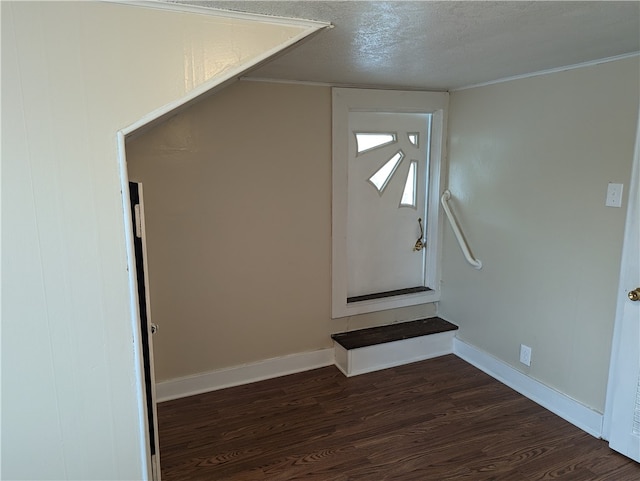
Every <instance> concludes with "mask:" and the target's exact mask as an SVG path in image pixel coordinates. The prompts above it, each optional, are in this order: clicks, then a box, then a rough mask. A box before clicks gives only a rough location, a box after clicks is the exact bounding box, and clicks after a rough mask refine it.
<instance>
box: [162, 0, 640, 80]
mask: <svg viewBox="0 0 640 481" xmlns="http://www.w3.org/2000/svg"><path fill="white" fill-rule="evenodd" d="M173 3H185V4H192V5H200V6H207V7H212V8H223V9H228V10H238V11H244V12H251V13H261V14H267V15H276V16H283V17H296V18H305V19H311V20H321V21H326V22H331V23H332V24H333V25H334V26H335V28H333V29H331V30H326V31H324V32H322V33H320V34H319V35H317V36H315V37H313V38H312V39H310V40H309V41H307V42H306V43H304V44H303V45H301V46H299V47H298V48H296V49H294V50H292V51H290V52H288V53H286V54H284V55H282V56H280V57H278V58H276V59H275V60H273V61H271V62H269V63H267V64H266V65H264V66H262V67H261V68H259V69H257V70H254V71H253V72H251V73H250V74H249V75H248V76H250V77H260V78H269V79H281V80H300V81H310V82H325V83H330V84H335V85H354V86H374V87H375V86H377V87H395V88H407V89H425V90H451V89H455V88H460V87H465V86H470V85H475V84H480V83H485V82H490V81H494V80H498V79H503V78H509V77H513V76H518V75H524V74H528V73H532V72H538V71H541V70H548V69H554V68H558V67H563V66H568V65H574V64H578V63H583V62H589V61H594V60H599V59H603V58H608V57H613V56H619V55H624V54H629V53H632V52H638V51H640V2H638V1H634V2H610V1H605V2H590V1H589V2H558V1H555V2H539V1H538V2H520V1H518V2H458V1H444V2H429V1H417V2H416V1H387V2H377V1H346V2H344V1H276V2H271V1H253V0H245V1H205V2H201V1H179V2H173Z"/></svg>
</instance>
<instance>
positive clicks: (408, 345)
mask: <svg viewBox="0 0 640 481" xmlns="http://www.w3.org/2000/svg"><path fill="white" fill-rule="evenodd" d="M457 329H458V326H456V325H454V324H451V323H450V322H447V321H445V320H444V319H441V318H439V317H431V318H428V319H420V320H417V321H408V322H399V323H396V324H389V325H387V326H378V327H370V328H367V329H359V330H356V331H349V332H341V333H337V334H332V335H331V338H332V339H333V340H334V351H335V359H336V365H337V366H338V368H339V369H340V370H341V371H342V372H343V373H344V374H345V375H346V376H355V375H358V374H364V373H365V372H371V371H377V370H380V369H386V368H389V367H393V366H399V365H402V364H408V363H411V362H416V361H422V360H425V359H431V358H433V357H437V356H443V355H445V354H450V353H451V352H453V337H454V335H455V331H456V330H457Z"/></svg>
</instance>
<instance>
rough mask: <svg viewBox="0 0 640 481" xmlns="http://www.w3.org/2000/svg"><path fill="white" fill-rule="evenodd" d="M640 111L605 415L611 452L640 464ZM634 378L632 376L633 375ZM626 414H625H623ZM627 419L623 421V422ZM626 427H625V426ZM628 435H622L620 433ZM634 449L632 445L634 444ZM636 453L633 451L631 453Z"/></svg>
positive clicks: (605, 437) (605, 428)
mask: <svg viewBox="0 0 640 481" xmlns="http://www.w3.org/2000/svg"><path fill="white" fill-rule="evenodd" d="M639 184H640V111H639V112H638V126H637V133H636V147H635V152H634V159H633V167H632V172H631V179H630V188H629V200H628V210H627V220H626V223H625V235H624V244H623V248H622V260H621V263H620V281H619V285H618V291H617V293H618V299H617V307H616V317H615V324H614V331H613V341H612V347H611V361H610V365H609V381H608V384H607V398H606V403H605V413H604V429H603V437H604V439H606V440H608V441H610V445H611V448H612V449H615V450H617V451H620V452H622V454H625V455H627V456H630V457H632V458H633V459H635V460H636V461H640V448H639V447H638V441H637V439H635V438H636V437H635V436H634V435H633V434H632V424H633V414H634V410H635V408H636V407H635V402H634V399H633V398H634V396H633V392H635V393H636V396H635V401H637V399H638V396H640V393H638V392H637V390H638V389H640V386H639V385H638V382H639V381H640V380H636V379H629V377H630V374H629V373H630V372H631V370H632V369H634V368H635V369H636V372H638V374H636V376H638V375H639V374H640V367H639V365H640V359H638V349H639V348H638V342H639V341H640V339H633V334H631V335H630V333H629V328H630V327H634V328H635V329H636V330H637V329H638V324H640V306H638V305H637V304H640V303H638V302H636V303H632V302H631V301H630V300H629V299H627V292H628V291H630V290H632V289H636V288H637V287H640V286H638V285H636V284H635V283H634V280H635V281H636V282H637V279H638V270H639V269H640V265H639V263H638V243H639V241H640V239H639V238H638V237H639V235H640V234H639V231H640V220H639V216H640V192H639V189H640V186H639ZM634 310H635V311H636V312H638V314H637V318H636V319H631V321H632V322H635V323H637V324H636V325H635V326H630V325H629V324H628V323H629V321H630V319H629V317H633V315H634V313H633V311H634ZM631 376H633V373H631ZM621 411H624V412H621ZM623 420H624V421H623ZM625 426H626V427H625ZM621 428H622V430H624V431H625V432H620V430H621ZM632 439H635V447H634V448H632V447H631V446H630V444H631V445H633V444H634V441H632ZM631 451H633V452H631Z"/></svg>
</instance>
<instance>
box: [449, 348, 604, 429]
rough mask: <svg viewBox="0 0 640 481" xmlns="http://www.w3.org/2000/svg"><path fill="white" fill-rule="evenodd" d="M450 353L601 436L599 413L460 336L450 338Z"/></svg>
mask: <svg viewBox="0 0 640 481" xmlns="http://www.w3.org/2000/svg"><path fill="white" fill-rule="evenodd" d="M453 353H454V354H455V355H456V356H458V357H460V358H461V359H464V360H465V361H467V362H468V363H469V364H472V365H474V366H475V367H477V368H478V369H480V370H481V371H484V372H485V373H487V374H488V375H489V376H491V377H493V378H495V379H497V380H498V381H500V382H501V383H503V384H506V385H507V386H509V387H510V388H511V389H513V390H515V391H517V392H519V393H520V394H522V395H523V396H525V397H527V398H529V399H531V400H532V401H534V402H536V403H537V404H539V405H541V406H542V407H544V408H546V409H548V410H549V411H551V412H552V413H554V414H557V415H558V416H560V417H561V418H563V419H565V420H566V421H569V422H570V423H571V424H573V425H574V426H576V427H578V428H580V429H582V430H583V431H585V432H587V433H589V434H591V435H592V436H594V437H596V438H600V437H601V436H602V422H603V415H602V414H601V413H599V412H597V411H594V410H593V409H590V408H588V407H587V406H585V405H584V404H581V403H579V402H578V401H576V400H575V399H572V398H570V397H569V396H567V395H566V394H562V393H561V392H559V391H556V390H555V389H553V388H550V387H549V386H546V385H545V384H542V383H541V382H539V381H536V380H535V379H533V378H531V377H529V376H527V375H526V374H523V373H521V372H520V371H518V370H517V369H515V368H513V367H511V366H510V365H509V364H507V363H505V362H504V361H501V360H499V359H496V358H495V357H493V356H491V355H490V354H488V353H486V352H484V351H481V350H480V349H478V348H476V347H474V346H472V345H470V344H467V343H465V342H464V341H461V340H460V339H457V338H455V339H454V340H453Z"/></svg>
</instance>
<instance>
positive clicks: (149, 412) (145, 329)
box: [129, 181, 161, 481]
mask: <svg viewBox="0 0 640 481" xmlns="http://www.w3.org/2000/svg"><path fill="white" fill-rule="evenodd" d="M132 184H133V185H135V186H136V194H135V195H136V197H137V204H133V199H132V197H133V195H132V194H131V185H132ZM129 199H130V209H131V218H132V221H133V224H132V240H133V242H134V258H135V263H134V264H135V277H136V283H137V285H136V299H137V301H138V321H139V325H140V347H141V351H142V364H143V375H144V378H143V380H144V384H145V390H144V392H145V415H146V419H147V422H146V428H147V433H148V436H147V439H148V443H147V444H148V448H149V449H148V461H149V462H150V466H151V479H152V480H153V481H160V478H161V471H160V441H159V435H158V409H157V404H158V403H157V395H156V380H155V370H154V358H153V334H154V329H153V327H152V326H153V323H152V317H151V296H150V294H149V286H150V284H149V263H148V255H147V236H146V223H145V217H144V212H145V211H144V193H143V188H142V183H141V182H134V181H129ZM136 206H137V207H138V208H137V209H136ZM136 239H138V241H136ZM136 242H139V246H138V245H136ZM140 270H141V271H142V279H140ZM141 280H142V283H141ZM141 297H144V299H141ZM143 308H144V309H143Z"/></svg>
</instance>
